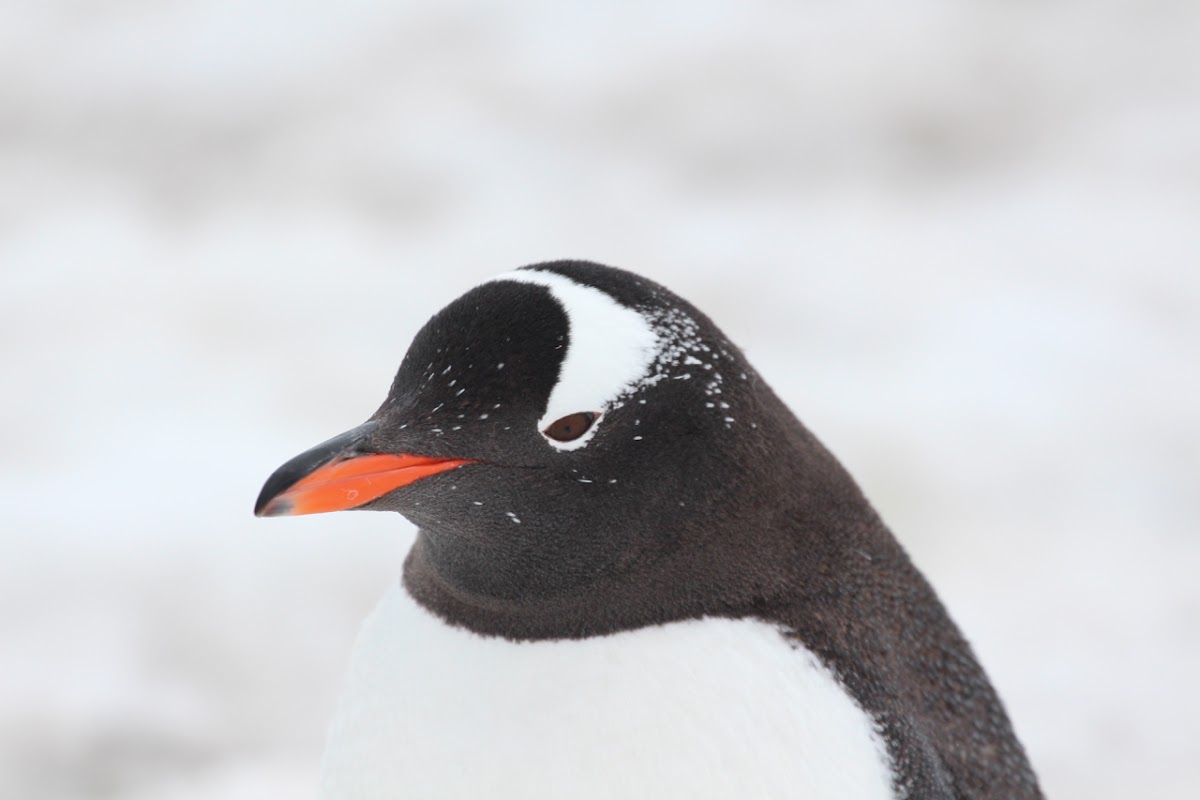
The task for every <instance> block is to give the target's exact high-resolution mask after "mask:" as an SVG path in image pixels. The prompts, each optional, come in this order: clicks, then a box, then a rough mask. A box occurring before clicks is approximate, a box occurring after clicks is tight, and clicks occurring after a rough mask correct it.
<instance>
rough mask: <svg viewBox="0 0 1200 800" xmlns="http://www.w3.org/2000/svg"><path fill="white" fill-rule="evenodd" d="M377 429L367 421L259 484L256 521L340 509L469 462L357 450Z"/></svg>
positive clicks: (375, 424) (294, 460) (303, 454)
mask: <svg viewBox="0 0 1200 800" xmlns="http://www.w3.org/2000/svg"><path fill="white" fill-rule="evenodd" d="M378 426H379V423H378V422H368V423H366V424H364V425H360V426H358V427H357V428H354V429H352V430H349V431H346V432H345V433H343V434H342V435H340V436H335V437H333V438H332V439H330V440H329V441H327V442H324V443H322V444H319V445H317V446H316V447H314V448H312V449H311V450H306V451H305V452H303V453H301V454H300V455H298V456H296V457H295V458H293V459H292V460H291V461H288V462H287V463H286V464H284V465H283V466H282V467H280V468H279V469H277V470H275V472H274V474H272V475H271V477H269V478H267V482H266V483H265V484H263V488H262V492H260V493H259V495H258V502H256V503H255V504H254V516H256V517H285V516H295V515H297V514H320V513H322V512H325V511H341V510H343V509H347V508H357V507H358V506H361V505H364V504H366V503H369V502H371V501H372V500H375V499H376V498H379V497H382V496H383V495H385V494H387V493H388V492H390V491H392V490H394V489H399V488H400V487H401V486H407V485H408V484H410V483H413V482H414V481H418V480H420V479H421V478H426V477H429V476H430V475H436V474H437V473H439V472H445V471H446V470H450V469H454V468H456V467H461V466H462V465H463V464H470V463H472V462H471V461H469V460H466V459H447V458H436V457H433V456H414V455H408V454H404V453H401V454H396V455H393V454H390V453H365V452H362V451H361V450H360V449H359V446H360V445H361V444H362V442H363V441H364V440H365V439H366V438H367V436H368V435H369V434H370V433H371V431H373V430H375V428H377V427H378Z"/></svg>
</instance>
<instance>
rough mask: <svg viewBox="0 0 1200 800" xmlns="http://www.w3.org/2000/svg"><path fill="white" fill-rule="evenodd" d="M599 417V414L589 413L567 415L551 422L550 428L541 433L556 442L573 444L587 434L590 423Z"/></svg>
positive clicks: (581, 412)
mask: <svg viewBox="0 0 1200 800" xmlns="http://www.w3.org/2000/svg"><path fill="white" fill-rule="evenodd" d="M599 416H600V415H599V414H594V413H592V412H591V411H580V412H579V413H577V414H568V415H567V416H565V417H560V418H559V419H556V420H554V422H551V423H550V426H549V427H548V428H546V430H544V431H542V433H544V434H546V435H547V436H548V437H550V438H551V439H553V440H554V441H556V442H573V441H575V440H576V439H578V438H579V437H580V436H583V435H584V434H585V433H587V431H588V428H590V427H592V423H593V422H595V421H596V418H597V417H599Z"/></svg>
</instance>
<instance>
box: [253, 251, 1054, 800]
mask: <svg viewBox="0 0 1200 800" xmlns="http://www.w3.org/2000/svg"><path fill="white" fill-rule="evenodd" d="M350 507H360V508H368V509H375V510H388V511H398V512H400V513H402V514H404V515H405V516H406V517H408V518H409V519H410V520H411V521H412V522H413V523H414V524H415V525H416V526H417V527H418V529H419V530H418V535H417V539H416V542H415V544H414V545H413V548H412V550H411V552H410V553H409V555H408V557H407V559H406V561H405V564H404V570H403V581H402V585H397V586H395V587H393V588H392V590H391V591H389V593H388V594H387V595H386V596H385V597H384V599H383V601H382V602H381V603H380V606H379V607H378V609H377V610H376V611H375V612H374V614H373V615H372V616H371V618H370V619H368V621H367V623H366V624H365V626H364V628H363V631H362V632H361V634H360V637H359V641H358V643H357V644H356V647H355V653H354V655H353V658H352V664H351V668H350V674H349V677H348V679H347V684H346V687H345V693H344V696H343V700H342V702H341V705H340V708H339V712H338V715H337V717H336V718H335V720H334V723H333V726H332V728H331V732H330V739H329V743H328V748H327V752H326V757H325V762H324V768H323V792H324V796H325V797H329V798H364V799H365V798H384V797H387V798H394V797H401V796H411V797H479V796H488V797H521V798H530V797H574V798H586V797H656V798H658V797H688V798H698V797H713V798H716V797H739V798H749V797H761V798H792V797H803V798H889V797H911V798H1036V797H1040V796H1041V795H1040V791H1039V789H1038V786H1037V781H1036V778H1035V776H1034V774H1033V772H1032V770H1031V768H1030V766H1029V763H1028V761H1027V760H1026V758H1025V755H1024V753H1023V751H1022V748H1021V746H1020V744H1019V743H1018V741H1017V740H1016V738H1015V736H1014V734H1013V732H1012V729H1011V726H1010V724H1009V721H1008V719H1007V717H1006V715H1005V712H1004V710H1003V708H1002V706H1001V704H1000V701H999V700H998V698H997V697H996V694H995V692H994V691H993V689H992V687H991V685H990V684H989V682H988V680H987V678H986V676H985V675H984V673H983V671H982V669H981V668H980V666H979V665H978V663H977V662H976V660H975V658H974V656H973V655H972V653H971V650H970V647H969V646H968V645H967V643H966V642H965V641H964V639H963V638H962V636H961V635H960V634H959V632H958V630H957V628H956V627H955V626H954V624H953V622H952V621H951V620H950V619H949V617H948V616H947V614H946V612H945V611H944V609H943V608H942V606H941V604H940V603H939V601H938V599H937V597H936V595H935V594H934V592H933V590H932V589H931V588H930V587H929V585H928V584H927V583H926V581H925V580H924V579H923V578H922V576H921V575H920V574H919V573H918V572H917V570H916V569H915V568H914V567H913V565H912V564H911V562H910V561H909V559H908V557H907V556H906V555H905V553H904V551H903V549H902V548H901V547H900V545H899V543H898V542H897V541H896V540H895V538H894V537H893V536H892V534H891V533H890V532H889V531H888V529H887V528H886V526H885V525H884V524H883V522H882V521H881V520H880V519H879V517H878V516H877V515H876V513H875V512H874V510H873V509H872V508H871V506H870V505H869V503H868V502H867V501H866V499H865V498H864V497H863V495H862V493H861V492H860V491H859V489H858V487H857V486H856V485H855V483H854V481H853V479H852V478H851V477H850V476H849V475H848V474H847V473H846V471H845V470H844V469H843V468H842V467H841V466H840V465H839V464H838V463H837V461H836V460H835V459H834V458H833V457H832V456H831V455H830V454H829V453H828V451H826V450H825V448H824V447H822V445H821V444H820V443H819V442H818V441H817V440H816V438H814V437H813V436H812V434H811V433H809V432H808V430H807V429H806V428H804V426H803V425H801V424H800V422H799V421H798V420H797V419H796V418H795V416H794V415H793V414H792V413H791V412H790V411H789V410H788V409H787V407H786V406H785V405H784V404H783V403H782V402H781V401H780V400H779V398H778V397H776V395H775V394H774V392H772V391H771V389H770V387H768V386H767V385H766V383H765V382H764V381H763V380H762V378H761V377H760V376H759V375H758V374H757V373H756V372H755V371H754V369H753V368H752V367H751V366H750V365H749V364H748V363H747V362H746V360H745V358H744V357H743V355H742V354H741V352H740V351H739V350H738V349H737V348H736V347H735V346H734V345H732V344H731V343H730V342H729V341H728V340H727V339H726V338H725V337H724V335H723V334H722V333H721V332H720V330H718V329H717V327H716V326H715V325H714V324H713V323H712V322H711V321H710V320H709V319H708V318H707V317H705V316H704V315H703V314H702V313H700V312H699V311H698V310H696V309H695V308H693V307H692V306H691V305H689V304H688V303H687V302H686V301H684V300H682V299H680V298H679V297H677V296H675V295H674V294H672V293H671V292H669V291H668V290H666V289H665V288H663V287H661V286H659V285H657V284H655V283H653V282H651V281H649V280H646V279H644V278H640V277H638V276H636V275H633V274H631V273H628V272H624V271H621V270H616V269H612V268H609V267H604V266H601V265H597V264H591V263H587V262H553V263H548V264H540V265H535V266H533V267H527V268H525V269H522V270H518V271H515V272H511V273H507V274H505V275H502V276H500V277H499V278H497V279H494V280H492V281H489V282H487V283H485V284H482V285H481V286H478V287H476V288H475V289H472V290H471V291H469V292H467V293H466V294H465V295H463V296H462V297H460V298H459V299H458V300H456V301H454V302H453V303H451V304H450V305H449V306H447V307H446V308H445V309H443V310H442V311H441V312H439V313H438V314H436V315H435V316H434V317H433V318H432V319H431V320H430V321H429V322H428V323H427V324H426V326H425V327H424V328H423V329H422V330H421V331H420V333H418V335H417V337H416V339H415V340H414V342H413V343H412V346H411V347H410V349H409V351H408V353H407V355H406V356H405V358H404V361H403V363H402V364H401V366H400V370H399V372H398V374H397V375H396V379H395V381H394V383H393V385H392V388H391V391H390V392H389V395H388V398H387V400H386V401H385V402H384V404H383V406H381V407H380V409H379V410H378V411H377V412H376V413H375V414H374V415H373V416H372V417H371V419H370V420H369V421H368V422H367V423H366V424H364V425H363V426H360V427H359V428H356V429H354V430H353V431H351V432H349V433H348V434H345V435H343V436H341V437H337V438H335V439H333V440H330V442H327V443H326V444H325V445H321V446H319V447H318V448H314V449H313V450H312V451H309V452H308V453H305V454H302V455H301V456H298V457H297V458H296V459H293V460H292V461H291V462H289V463H288V464H286V465H284V467H281V468H280V470H279V471H277V472H276V474H275V475H273V476H272V477H271V479H270V480H268V482H267V485H266V486H264V489H263V493H262V495H261V496H260V498H259V502H258V506H257V508H256V513H261V514H264V515H275V514H286V513H309V512H311V511H323V510H334V509H337V508H350Z"/></svg>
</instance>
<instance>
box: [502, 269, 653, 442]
mask: <svg viewBox="0 0 1200 800" xmlns="http://www.w3.org/2000/svg"><path fill="white" fill-rule="evenodd" d="M492 280H493V281H516V282H517V283H529V284H533V285H535V286H544V287H545V288H546V289H548V290H549V291H550V296H551V297H553V298H554V300H555V301H556V302H557V303H558V304H559V305H560V306H562V309H563V312H564V313H565V314H566V315H567V331H568V336H567V338H568V340H569V341H568V342H567V352H566V354H565V355H564V356H563V361H562V368H561V369H560V371H559V374H558V383H556V384H555V385H554V388H553V389H552V390H551V391H550V399H549V401H548V402H547V403H546V412H545V413H544V414H543V415H542V418H541V420H539V421H538V430H539V431H543V430H545V429H546V428H547V427H548V426H549V425H550V423H552V422H554V421H555V420H557V419H559V418H561V417H565V416H567V415H568V414H575V413H577V412H580V411H595V412H605V411H608V410H609V409H610V408H611V407H612V405H613V403H615V402H616V401H617V399H618V398H620V397H621V395H623V394H625V393H626V392H627V391H628V390H630V389H631V388H633V386H634V384H636V383H638V382H639V381H640V380H641V379H642V378H644V377H645V376H646V374H647V373H648V372H649V370H650V365H651V364H652V363H653V362H654V359H655V356H656V355H657V354H658V351H659V341H658V336H657V334H655V332H654V329H653V328H652V327H651V325H650V322H649V321H648V320H647V319H646V318H645V317H643V316H642V315H641V314H639V313H638V312H636V311H634V310H633V309H631V308H627V307H625V306H623V305H621V304H620V303H618V302H617V301H616V300H614V299H613V298H612V297H610V296H609V295H608V294H606V293H605V292H602V291H600V290H599V289H595V288H592V287H591V286H584V285H583V284H579V283H576V282H575V281H573V280H571V279H570V278H565V277H563V276H562V275H559V274H557V273H554V272H542V271H540V270H517V271H513V272H506V273H504V274H503V275H499V276H497V277H495V278H493V279H492ZM603 422H604V416H601V417H600V418H599V419H598V420H596V423H595V424H594V425H592V427H591V428H589V429H588V431H587V433H585V434H584V435H583V436H580V437H579V438H578V439H574V440H572V441H569V442H559V441H555V440H553V439H551V438H549V437H546V436H543V438H544V439H545V440H546V441H547V442H549V443H550V445H551V446H553V447H555V448H556V449H558V450H576V449H578V448H580V447H583V446H584V445H586V444H587V443H588V441H589V440H591V438H592V437H593V436H594V435H595V434H596V429H597V428H599V427H600V425H601V424H602V423H603Z"/></svg>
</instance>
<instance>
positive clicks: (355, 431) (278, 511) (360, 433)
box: [254, 420, 379, 517]
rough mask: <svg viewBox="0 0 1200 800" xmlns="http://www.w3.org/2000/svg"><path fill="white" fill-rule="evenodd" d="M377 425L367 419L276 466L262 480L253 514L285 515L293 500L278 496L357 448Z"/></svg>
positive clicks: (261, 515) (262, 515) (289, 509)
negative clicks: (277, 467) (305, 477)
mask: <svg viewBox="0 0 1200 800" xmlns="http://www.w3.org/2000/svg"><path fill="white" fill-rule="evenodd" d="M378 426H379V423H378V422H376V421H374V420H371V421H368V422H365V423H363V424H362V425H359V426H358V427H357V428H352V429H351V430H348V431H346V432H345V433H343V434H340V435H338V436H335V437H333V438H332V439H330V440H329V441H327V442H323V443H321V444H319V445H317V446H316V447H314V448H312V449H311V450H306V451H304V452H303V453H301V454H300V455H298V456H296V457H295V458H293V459H292V460H291V461H288V462H287V463H286V464H284V465H283V466H282V467H280V468H279V469H277V470H275V472H274V473H272V475H271V477H269V478H267V482H266V483H264V484H263V488H262V491H261V492H259V493H258V500H256V501H255V503H254V516H256V517H282V516H286V515H288V514H290V513H291V512H292V503H291V501H289V500H282V499H280V497H279V496H280V495H281V494H283V493H284V492H286V491H287V490H288V489H290V488H292V486H293V485H294V484H295V483H296V482H297V481H298V480H300V479H301V478H303V477H304V476H305V475H308V474H309V473H310V472H312V471H313V470H315V469H316V468H317V467H319V466H321V465H322V464H326V463H328V462H329V461H331V460H333V459H334V458H337V457H338V456H340V455H343V454H345V453H347V452H353V451H354V448H355V447H357V446H358V445H359V444H360V443H361V442H362V441H363V440H364V439H365V438H366V437H367V436H368V435H370V433H371V432H372V431H373V430H375V428H377V427H378Z"/></svg>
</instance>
